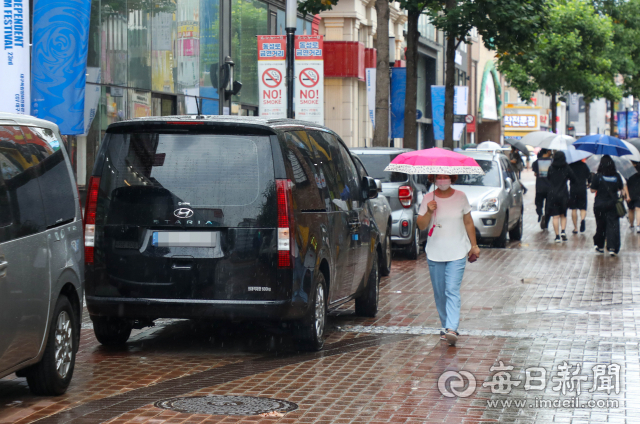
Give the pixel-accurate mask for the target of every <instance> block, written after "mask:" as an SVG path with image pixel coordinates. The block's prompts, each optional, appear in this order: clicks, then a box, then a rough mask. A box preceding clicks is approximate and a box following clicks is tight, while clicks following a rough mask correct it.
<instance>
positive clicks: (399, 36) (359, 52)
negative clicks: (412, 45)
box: [318, 0, 406, 147]
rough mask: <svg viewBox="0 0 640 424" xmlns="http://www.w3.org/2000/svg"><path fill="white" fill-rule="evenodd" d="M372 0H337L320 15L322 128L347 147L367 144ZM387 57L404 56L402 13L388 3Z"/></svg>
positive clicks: (372, 61)
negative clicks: (389, 42) (340, 138)
mask: <svg viewBox="0 0 640 424" xmlns="http://www.w3.org/2000/svg"><path fill="white" fill-rule="evenodd" d="M374 6H375V0H340V2H338V5H337V6H334V8H333V9H332V10H330V11H327V12H322V13H321V14H320V17H321V20H320V22H319V24H318V32H319V34H320V35H323V36H324V49H325V64H324V67H325V75H324V89H325V114H324V116H325V125H326V126H328V127H329V128H331V129H332V130H334V131H335V132H337V133H338V134H340V136H341V137H342V139H343V140H344V141H345V143H346V144H347V145H348V146H350V147H359V146H362V147H363V146H371V142H372V140H373V123H372V122H371V119H370V118H369V114H368V104H367V86H366V75H365V69H366V68H375V67H376V58H377V55H376V49H375V41H376V39H377V37H378V36H379V34H378V33H377V16H376V10H375V7H374ZM389 6H390V18H389V34H388V35H386V34H385V35H384V36H385V37H388V38H389V39H390V40H392V43H391V44H390V47H392V49H391V51H390V52H389V56H390V57H391V58H393V57H395V58H397V59H400V58H403V57H404V54H403V43H404V32H403V30H404V24H405V22H406V15H405V13H404V12H403V11H401V9H400V7H399V4H398V3H396V2H394V3H391V4H390V5H389Z"/></svg>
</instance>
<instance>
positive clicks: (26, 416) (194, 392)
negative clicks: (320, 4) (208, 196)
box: [0, 174, 640, 424]
mask: <svg viewBox="0 0 640 424" xmlns="http://www.w3.org/2000/svg"><path fill="white" fill-rule="evenodd" d="M525 181H526V182H527V184H528V186H529V188H531V190H530V191H529V193H528V195H527V196H526V211H525V213H526V215H525V218H526V223H525V236H524V238H523V240H522V242H509V244H508V247H507V249H488V248H486V249H483V250H482V256H481V258H480V260H479V261H478V262H476V263H474V264H469V265H468V266H467V270H466V272H465V277H464V280H463V285H462V300H463V302H462V314H461V324H460V332H461V333H462V337H461V338H460V341H459V342H458V346H457V347H456V348H451V347H449V346H447V345H446V344H445V343H443V342H440V340H439V336H438V333H439V330H440V329H439V322H438V317H437V312H436V309H435V304H434V302H433V295H432V291H431V284H430V281H429V274H428V270H427V266H426V263H425V262H426V261H425V256H424V254H422V255H421V256H420V258H419V259H418V261H409V260H406V259H405V258H404V257H402V256H401V255H397V256H396V257H395V258H394V264H393V271H392V274H391V276H390V277H387V278H384V279H383V280H382V284H381V298H380V301H381V305H380V311H379V313H378V316H377V317H376V318H374V319H365V318H358V317H355V316H354V314H353V308H352V305H347V307H344V308H341V309H340V310H338V311H336V312H334V313H333V314H332V316H331V317H330V319H329V325H330V326H331V329H330V331H329V335H328V339H327V344H326V347H325V350H324V351H323V352H320V353H316V354H299V353H297V352H296V351H295V349H294V347H293V344H292V341H291V340H290V338H289V336H288V335H287V333H286V332H284V331H282V330H279V329H275V328H269V329H265V328H264V327H263V326H261V325H260V324H259V323H247V324H244V325H238V324H224V325H217V326H210V325H207V324H194V323H192V322H190V321H179V320H166V321H162V322H159V323H158V325H157V326H156V327H153V328H147V329H143V330H136V331H135V332H134V335H133V336H132V338H131V339H130V341H129V342H128V344H127V346H126V347H125V348H121V349H113V348H109V349H108V348H104V347H102V346H100V345H99V344H98V342H97V341H96V340H95V338H94V336H93V333H92V331H91V324H90V321H88V319H87V317H86V316H85V323H84V325H83V328H84V330H83V333H82V343H81V348H80V352H79V354H78V359H77V363H76V370H75V374H74V379H73V381H72V383H71V386H70V388H69V390H68V392H67V394H65V395H64V396H60V397H56V398H48V397H34V396H31V395H30V394H29V392H28V388H27V385H26V382H25V380H24V379H23V378H17V377H15V375H12V376H8V377H5V378H4V379H2V380H0V423H2V424H4V423H21V424H22V423H30V422H34V421H37V420H38V422H40V423H63V422H73V423H97V422H109V423H118V424H125V423H193V424H195V423H214V422H215V423H218V422H225V423H231V422H233V423H236V422H242V423H244V422H247V423H249V422H251V423H255V422H269V423H276V422H277V423H296V422H300V423H388V422H393V423H403V422H406V423H427V422H428V423H431V422H447V423H484V422H486V423H489V422H504V423H551V422H558V423H594V422H612V423H638V422H640V402H638V399H640V397H639V396H640V333H639V331H638V325H639V324H640V246H639V244H640V236H638V235H635V234H633V233H632V232H631V231H630V230H629V228H628V224H626V222H625V221H624V220H623V221H621V223H622V239H623V240H622V243H623V248H622V251H621V253H620V256H619V257H617V258H610V257H605V256H603V255H598V254H596V253H595V252H593V250H592V246H593V243H592V239H591V237H592V235H593V231H594V229H595V221H594V220H593V217H592V213H591V212H590V214H589V217H588V218H587V232H586V233H585V234H580V235H572V234H570V230H571V229H572V224H571V223H570V224H569V226H568V230H569V241H568V242H567V243H563V244H561V245H558V244H554V243H553V235H552V231H546V232H543V231H541V230H540V228H539V227H538V224H537V222H536V216H535V213H534V212H533V205H532V203H533V196H534V193H533V185H532V182H533V181H532V180H531V175H530V174H528V175H526V177H525ZM265 330H268V331H265ZM499 361H502V363H503V365H504V366H505V367H507V366H508V367H512V368H511V369H509V370H506V371H503V372H500V371H499V370H497V369H494V370H493V371H492V370H491V367H493V366H499ZM565 362H566V367H565ZM598 364H604V367H602V366H601V365H598ZM611 364H615V365H618V366H619V367H620V368H619V370H616V367H615V365H614V366H611ZM576 366H580V369H577V368H576ZM607 366H609V368H608V369H607ZM532 367H539V368H542V369H543V371H542V372H544V373H545V376H544V377H545V378H544V379H543V380H542V381H544V387H541V386H540V384H541V381H540V380H536V379H535V377H536V376H539V375H540V373H541V371H540V370H538V371H535V370H534V371H533V372H532V370H531V368H532ZM447 371H449V372H450V374H449V375H450V376H452V377H451V379H449V383H448V384H445V386H444V388H443V390H442V391H443V392H444V393H445V394H447V395H449V396H451V397H447V396H445V395H443V394H442V393H441V390H440V389H439V388H438V381H439V379H440V376H441V375H442V374H443V373H444V372H447ZM600 371H602V374H598V373H599V372H600ZM457 372H461V374H462V376H460V374H457ZM467 372H468V373H471V374H467ZM594 372H595V375H596V376H597V378H595V379H594ZM527 373H529V377H530V379H531V383H532V385H533V387H527V388H525V387H524V386H525V382H526V380H527ZM507 374H508V375H507ZM469 376H471V377H472V378H473V379H474V380H475V384H472V387H471V389H470V390H466V389H467V388H468V385H467V386H464V387H461V386H455V384H453V385H450V383H451V382H452V381H453V382H454V383H455V381H456V379H458V378H462V379H463V380H464V382H465V383H466V382H468V381H469ZM563 376H564V377H566V378H564V379H563V378H562V377H563ZM616 376H618V378H616ZM607 378H609V379H607ZM509 379H510V380H511V381H512V382H514V383H515V382H520V383H518V384H519V385H518V386H515V385H512V386H511V390H510V391H509V390H507V388H508V387H509V385H508V384H507V383H508V381H509ZM594 380H595V381H596V383H597V384H596V385H595V387H594ZM443 381H444V380H443ZM609 381H610V382H611V386H610V387H609V390H607V386H606V383H607V382H609ZM494 382H496V383H502V386H501V385H500V384H495V385H494V384H493V383H494ZM483 383H484V384H483ZM563 383H564V384H563ZM536 384H538V385H537V386H536ZM474 386H475V387H474ZM563 386H564V389H565V392H564V393H563V391H562V387H563ZM578 386H580V391H581V393H580V395H579V396H577V391H578ZM536 388H537V389H541V390H534V389H536ZM492 389H493V390H492ZM500 389H503V390H502V391H505V392H506V391H508V392H509V393H494V391H496V390H500ZM456 391H457V393H459V394H460V392H465V391H467V392H469V393H462V395H463V396H466V395H467V394H468V396H466V397H458V396H455V394H454V393H455V392H456ZM471 392H472V393H471ZM206 395H236V396H241V395H244V396H259V397H269V398H275V399H283V400H287V401H290V402H294V403H296V404H297V405H298V409H297V410H295V411H291V412H288V413H286V414H284V416H282V417H261V416H246V417H243V416H212V415H202V414H185V413H180V412H174V411H169V410H165V409H160V408H157V407H155V406H153V404H154V402H156V401H157V400H161V399H167V398H172V397H176V396H206ZM563 401H564V405H563V404H562V403H563ZM516 402H518V403H516ZM547 402H548V403H549V404H547ZM554 402H555V404H554ZM588 402H593V404H594V406H593V407H591V405H588ZM583 405H585V406H586V407H582V406H583Z"/></svg>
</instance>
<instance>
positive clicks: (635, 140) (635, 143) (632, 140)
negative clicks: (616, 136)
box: [625, 138, 640, 150]
mask: <svg viewBox="0 0 640 424" xmlns="http://www.w3.org/2000/svg"><path fill="white" fill-rule="evenodd" d="M625 141H626V142H627V143H630V144H632V145H633V146H634V147H635V148H636V149H638V150H640V138H630V139H628V140H625Z"/></svg>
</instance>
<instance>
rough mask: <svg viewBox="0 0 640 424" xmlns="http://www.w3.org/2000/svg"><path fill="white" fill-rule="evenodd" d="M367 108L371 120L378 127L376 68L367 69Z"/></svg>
mask: <svg viewBox="0 0 640 424" xmlns="http://www.w3.org/2000/svg"><path fill="white" fill-rule="evenodd" d="M366 73H367V108H368V109H369V119H370V120H371V124H373V126H374V128H375V126H376V68H367V69H366Z"/></svg>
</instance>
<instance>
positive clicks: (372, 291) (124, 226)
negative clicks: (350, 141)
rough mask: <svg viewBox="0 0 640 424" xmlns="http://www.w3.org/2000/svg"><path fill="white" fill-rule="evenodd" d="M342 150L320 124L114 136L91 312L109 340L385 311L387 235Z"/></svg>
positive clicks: (306, 332)
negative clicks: (151, 329) (195, 322)
mask: <svg viewBox="0 0 640 424" xmlns="http://www.w3.org/2000/svg"><path fill="white" fill-rule="evenodd" d="M377 195H378V191H377V187H376V184H375V181H374V180H373V179H372V178H369V177H365V178H362V179H361V178H360V176H359V175H358V172H357V169H356V166H355V163H354V162H353V159H352V158H351V156H350V155H349V152H348V150H347V148H346V147H345V145H344V143H343V142H342V140H341V139H340V137H339V136H338V135H337V134H336V133H334V132H332V131H330V130H329V129H327V128H325V127H322V126H318V125H314V124H311V123H307V122H302V121H295V120H286V119H272V120H268V119H262V118H257V117H251V118H247V117H229V116H226V117H222V116H211V117H205V118H204V119H194V118H193V117H189V116H179V117H162V118H161V117H155V118H144V119H135V120H130V121H123V122H118V123H115V124H112V125H110V126H109V127H108V128H107V131H106V137H105V139H104V141H103V143H102V146H101V148H100V151H99V153H98V156H97V158H96V163H95V166H94V171H93V175H92V176H91V179H90V183H89V193H88V196H87V198H88V201H87V206H86V211H87V219H86V226H85V233H86V239H85V242H86V246H87V251H86V274H87V284H86V291H87V293H86V300H87V308H88V310H89V314H90V316H91V319H92V321H93V325H94V331H95V334H96V337H97V338H98V340H99V341H100V342H101V343H102V344H105V345H113V344H122V343H125V342H126V341H127V339H128V337H129V335H130V333H131V329H132V327H133V326H134V325H135V326H137V327H142V326H146V325H151V324H152V322H153V320H155V319H157V318H191V319H205V318H206V319H209V318H231V319H234V320H247V319H258V320H263V321H274V322H285V323H287V325H288V324H291V325H290V327H292V328H293V329H294V332H295V336H296V337H297V339H298V340H299V341H300V344H301V347H303V348H306V349H310V350H319V349H321V348H322V346H323V343H324V342H323V336H324V329H325V321H326V311H327V310H328V309H329V310H330V309H334V308H336V307H338V306H340V305H342V304H344V303H346V302H348V301H350V300H352V299H355V303H356V305H355V306H356V313H358V314H359V315H364V316H375V314H376V312H377V307H378V286H379V280H380V278H379V269H378V257H379V255H380V252H381V251H382V248H383V247H382V245H381V239H380V232H379V230H378V227H377V225H376V223H375V220H374V217H373V216H372V214H371V212H370V210H369V208H367V207H365V206H366V201H367V199H370V198H374V197H376V196H377Z"/></svg>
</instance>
